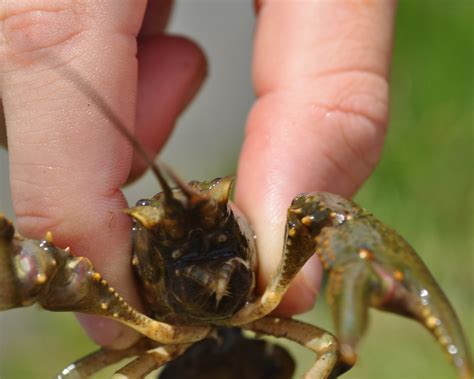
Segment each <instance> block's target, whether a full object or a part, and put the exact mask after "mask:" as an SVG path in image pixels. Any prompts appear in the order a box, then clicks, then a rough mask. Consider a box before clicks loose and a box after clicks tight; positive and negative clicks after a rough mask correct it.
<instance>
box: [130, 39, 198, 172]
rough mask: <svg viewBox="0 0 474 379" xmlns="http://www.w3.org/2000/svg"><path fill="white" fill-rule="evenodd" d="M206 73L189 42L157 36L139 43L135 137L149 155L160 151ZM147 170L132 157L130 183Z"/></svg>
mask: <svg viewBox="0 0 474 379" xmlns="http://www.w3.org/2000/svg"><path fill="white" fill-rule="evenodd" d="M206 72H207V66H206V58H205V56H204V54H203V52H202V51H201V49H200V48H199V47H198V46H197V45H196V44H194V43H193V42H191V41H189V40H188V39H185V38H182V37H172V36H166V35H159V36H154V37H148V38H143V39H141V40H140V42H139V45H138V103H137V121H136V136H137V138H138V140H139V141H140V142H141V143H142V145H143V146H144V148H145V150H146V151H147V152H148V153H149V155H150V156H155V155H156V153H157V152H158V151H159V150H160V149H161V147H162V146H163V144H164V143H165V141H166V139H167V137H168V136H169V134H170V133H171V130H172V129H173V127H174V124H175V122H176V119H177V118H178V116H179V115H180V114H181V112H183V110H184V109H185V107H186V105H187V104H188V103H189V102H190V101H191V99H192V98H193V97H194V95H195V94H196V92H197V91H198V90H199V88H200V87H201V84H202V83H203V81H204V79H205V77H206ZM146 168H147V166H146V163H145V162H144V161H143V160H142V159H141V158H140V157H138V156H137V155H136V154H134V159H133V165H132V170H131V172H130V177H129V181H131V180H133V179H136V178H137V177H139V176H140V175H141V174H142V173H143V172H144V171H145V170H146Z"/></svg>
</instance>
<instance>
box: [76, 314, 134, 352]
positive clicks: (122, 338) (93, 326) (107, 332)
mask: <svg viewBox="0 0 474 379" xmlns="http://www.w3.org/2000/svg"><path fill="white" fill-rule="evenodd" d="M76 317H77V319H78V320H79V323H80V324H81V325H82V327H83V328H84V330H85V331H86V333H87V335H88V336H89V337H90V338H91V339H92V340H93V341H94V342H95V343H96V344H98V345H100V346H104V347H107V348H110V349H125V348H127V347H129V346H131V345H133V344H134V343H135V342H136V341H138V339H139V338H140V334H138V333H137V332H135V331H134V330H132V329H130V328H127V327H126V326H124V325H122V324H119V323H118V322H116V321H113V320H109V319H107V318H105V317H99V316H92V315H87V314H83V313H77V314H76Z"/></svg>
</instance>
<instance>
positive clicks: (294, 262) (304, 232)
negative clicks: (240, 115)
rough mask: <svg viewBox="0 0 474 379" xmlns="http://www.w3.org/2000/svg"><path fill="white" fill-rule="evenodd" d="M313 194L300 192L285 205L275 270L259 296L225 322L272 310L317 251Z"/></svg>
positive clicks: (250, 318)
mask: <svg viewBox="0 0 474 379" xmlns="http://www.w3.org/2000/svg"><path fill="white" fill-rule="evenodd" d="M312 207H314V200H313V197H312V195H299V196H297V197H296V198H295V199H294V200H293V203H292V204H291V206H290V208H289V209H288V218H287V225H286V232H285V246H284V248H283V254H282V258H281V260H280V265H279V267H278V270H277V271H276V273H275V274H274V276H273V278H272V281H271V283H270V284H269V285H268V287H267V288H266V289H265V292H264V293H263V294H262V296H260V297H258V298H257V299H256V300H255V301H253V302H249V303H248V304H246V305H245V306H244V307H243V308H242V309H241V310H240V311H239V312H237V313H236V314H235V315H234V316H232V318H231V319H230V320H229V322H228V325H230V326H239V325H243V324H247V323H249V322H252V321H254V320H257V319H259V318H261V317H264V316H266V315H268V314H269V313H270V312H272V311H273V310H274V309H275V308H276V307H277V306H278V305H279V304H280V302H281V300H282V298H283V295H284V294H285V293H286V291H287V290H288V288H289V287H290V284H291V282H292V281H293V279H294V278H295V277H296V275H297V274H298V273H299V271H300V270H301V268H302V267H303V266H304V264H305V263H306V261H307V260H308V259H309V258H311V257H312V256H313V255H314V253H315V251H316V242H315V238H314V235H315V233H314V231H313V230H312V229H311V227H310V223H311V222H312V220H313V216H311V215H312V213H314V212H313V210H312Z"/></svg>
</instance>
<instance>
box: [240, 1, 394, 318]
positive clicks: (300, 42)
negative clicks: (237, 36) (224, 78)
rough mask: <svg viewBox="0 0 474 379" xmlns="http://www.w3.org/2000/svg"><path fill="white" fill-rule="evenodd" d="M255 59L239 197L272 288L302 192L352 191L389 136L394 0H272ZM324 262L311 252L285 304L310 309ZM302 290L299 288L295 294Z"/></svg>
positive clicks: (263, 5) (263, 9) (262, 11)
mask: <svg viewBox="0 0 474 379" xmlns="http://www.w3.org/2000/svg"><path fill="white" fill-rule="evenodd" d="M258 5H259V6H258V7H257V8H258V9H259V15H258V23H257V29H256V36H255V56H254V62H253V74H254V85H255V89H256V93H257V101H256V103H255V105H254V107H253V109H252V111H251V114H250V116H249V119H248V122H247V130H246V136H245V142H244V145H243V149H242V152H241V160H240V165H239V171H238V178H239V181H238V185H237V192H236V198H237V202H238V204H239V205H240V206H241V207H242V209H243V211H244V212H245V213H246V214H247V215H248V217H249V218H250V221H251V222H252V224H253V226H254V228H255V231H256V234H257V236H258V239H257V241H258V247H259V254H260V255H259V259H260V263H261V264H260V271H259V278H260V279H259V285H260V288H263V287H264V285H265V284H266V283H268V281H269V279H270V277H271V274H272V273H273V272H274V271H275V270H276V268H277V265H278V262H279V258H280V256H281V251H282V246H283V233H284V224H285V216H286V209H287V208H288V206H289V204H290V202H291V199H292V198H293V197H294V196H295V195H296V194H297V193H300V192H309V191H315V190H325V191H330V192H335V193H338V194H341V195H343V196H351V195H352V194H353V193H354V192H355V191H356V190H357V189H358V187H359V186H360V185H361V184H362V182H363V181H364V180H365V179H366V178H367V176H368V175H369V174H370V173H371V171H372V169H373V167H374V165H375V164H376V162H377V160H378V157H379V154H380V150H381V147H382V143H383V136H384V132H385V126H386V124H387V117H388V116H387V114H388V84H387V83H388V75H389V61H390V52H391V40H392V27H393V18H394V13H395V10H394V8H395V6H394V2H390V3H387V2H377V1H374V2H356V1H344V2H338V1H305V2H291V1H270V0H269V1H262V2H260V4H258ZM320 277H321V267H320V264H319V262H318V260H317V258H315V257H313V258H311V260H310V262H308V263H307V264H306V265H305V267H304V269H303V273H302V274H300V275H299V276H298V278H297V279H296V280H295V284H294V286H293V287H292V288H291V289H290V293H289V294H288V295H290V296H291V294H293V296H291V297H290V296H286V298H285V300H284V301H283V303H282V305H281V309H280V311H281V312H283V313H284V314H292V313H295V312H301V311H305V310H307V309H309V308H310V307H311V306H312V304H313V300H314V297H315V296H316V294H317V292H318V291H319V281H320ZM296 293H297V296H295V294H296Z"/></svg>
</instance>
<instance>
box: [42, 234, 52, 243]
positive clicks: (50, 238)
mask: <svg viewBox="0 0 474 379" xmlns="http://www.w3.org/2000/svg"><path fill="white" fill-rule="evenodd" d="M44 240H45V241H46V242H49V243H53V233H51V232H50V231H47V232H46V235H45V236H44Z"/></svg>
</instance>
